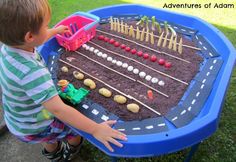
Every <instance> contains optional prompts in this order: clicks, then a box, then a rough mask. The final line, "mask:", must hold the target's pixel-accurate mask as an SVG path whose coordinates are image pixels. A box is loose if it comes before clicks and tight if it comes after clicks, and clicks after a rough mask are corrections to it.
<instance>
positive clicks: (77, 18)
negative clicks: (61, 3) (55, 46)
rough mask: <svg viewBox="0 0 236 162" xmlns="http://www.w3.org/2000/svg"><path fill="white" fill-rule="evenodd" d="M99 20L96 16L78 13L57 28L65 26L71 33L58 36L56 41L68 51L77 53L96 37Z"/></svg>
mask: <svg viewBox="0 0 236 162" xmlns="http://www.w3.org/2000/svg"><path fill="white" fill-rule="evenodd" d="M99 20H100V18H99V17H97V16H95V15H92V14H89V13H84V12H77V13H75V14H74V15H72V16H70V17H68V18H66V19H64V20H62V21H61V22H59V23H58V24H57V25H56V26H55V27H57V26H59V25H65V26H68V27H69V30H70V32H68V33H65V34H62V35H61V34H57V35H56V39H57V41H58V43H59V44H60V45H61V46H63V47H65V48H66V49H67V50H68V51H75V50H77V49H78V48H79V47H80V46H81V45H83V44H84V43H86V42H88V41H89V40H90V39H92V38H93V37H94V36H95V35H96V27H97V24H98V23H99Z"/></svg>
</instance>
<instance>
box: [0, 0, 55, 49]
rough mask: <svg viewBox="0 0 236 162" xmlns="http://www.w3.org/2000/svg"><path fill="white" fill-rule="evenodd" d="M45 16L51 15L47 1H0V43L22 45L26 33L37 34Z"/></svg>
mask: <svg viewBox="0 0 236 162" xmlns="http://www.w3.org/2000/svg"><path fill="white" fill-rule="evenodd" d="M46 14H49V15H51V10H50V7H49V4H48V0H0V41H1V42H3V43H4V44H6V45H9V46H17V45H23V44H24V39H25V35H26V33H27V32H31V33H33V34H38V32H39V29H40V27H41V26H42V23H43V20H44V18H45V15H46Z"/></svg>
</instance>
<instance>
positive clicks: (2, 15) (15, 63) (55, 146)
mask: <svg viewBox="0 0 236 162" xmlns="http://www.w3.org/2000/svg"><path fill="white" fill-rule="evenodd" d="M50 14H51V12H50V8H49V5H48V2H47V0H1V1H0V41H1V42H2V43H3V46H2V48H1V52H0V64H1V66H0V84H1V87H2V93H3V94H2V96H3V97H2V100H3V101H2V102H3V109H4V119H5V121H6V124H7V126H8V128H9V130H10V132H11V133H13V134H14V135H15V136H16V137H17V138H19V139H20V140H22V141H24V142H28V143H43V146H44V149H43V151H42V153H43V155H45V156H46V157H47V158H48V159H50V160H52V161H60V160H62V159H67V160H68V159H69V160H70V159H71V158H72V157H73V155H74V154H76V153H77V150H78V149H79V148H80V146H81V142H82V138H81V137H80V136H78V135H77V134H75V133H73V132H72V131H71V130H70V129H69V127H67V126H66V125H65V124H64V123H67V124H69V125H71V126H73V127H75V128H77V129H80V130H83V131H85V132H87V133H90V134H91V135H93V136H94V137H95V138H96V139H97V140H99V141H100V142H101V143H103V144H104V145H105V146H106V147H107V148H108V149H109V150H110V151H113V149H112V147H111V146H110V143H113V144H115V145H116V146H118V147H122V144H121V143H119V142H118V141H117V140H116V139H120V140H126V136H125V135H124V134H123V133H121V132H119V131H117V130H114V129H112V128H111V127H110V126H109V125H112V124H114V123H115V121H107V122H104V123H101V124H97V123H95V122H93V121H92V120H90V119H89V118H87V117H86V116H84V115H82V114H81V113H80V112H78V111H77V110H75V109H74V108H72V107H70V106H68V105H66V104H64V103H63V102H62V100H61V99H60V97H59V96H58V93H57V90H56V88H55V86H54V84H53V82H52V80H51V77H50V74H49V72H48V70H47V69H46V67H45V65H44V63H43V60H42V59H41V57H40V56H39V55H38V53H37V51H36V49H35V47H37V46H39V45H41V44H43V43H44V42H45V41H47V40H48V39H49V38H51V37H52V36H54V35H55V34H62V33H65V32H68V28H67V27H65V26H59V27H57V28H54V29H48V23H49V21H50ZM61 121H63V122H61ZM65 139H66V140H67V143H66V145H64V144H62V142H61V141H62V140H65Z"/></svg>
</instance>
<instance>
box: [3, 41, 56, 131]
mask: <svg viewBox="0 0 236 162" xmlns="http://www.w3.org/2000/svg"><path fill="white" fill-rule="evenodd" d="M0 64H1V66H0V84H1V88H2V103H3V110H4V118H5V122H6V125H7V127H8V128H9V130H10V131H11V132H12V133H13V134H15V135H17V136H24V135H32V134H37V133H40V132H42V131H43V130H45V129H46V127H47V126H49V125H50V124H51V123H52V122H53V120H54V117H53V115H52V114H51V113H49V112H48V111H47V110H46V109H45V108H44V107H43V105H42V103H44V102H45V101H47V100H49V99H50V98H52V97H53V96H55V95H57V94H58V93H57V90H56V88H55V86H54V84H53V81H52V79H51V75H50V73H49V71H48V69H47V68H46V67H45V65H44V62H43V61H42V59H41V57H40V56H39V55H38V53H37V52H36V50H35V52H34V53H32V52H27V51H24V50H20V49H15V48H11V47H8V46H6V45H3V46H2V48H1V52H0Z"/></svg>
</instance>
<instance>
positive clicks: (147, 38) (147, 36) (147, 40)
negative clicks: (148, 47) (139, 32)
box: [145, 27, 150, 42]
mask: <svg viewBox="0 0 236 162" xmlns="http://www.w3.org/2000/svg"><path fill="white" fill-rule="evenodd" d="M149 34H150V33H149V28H148V27H147V31H146V39H145V41H146V42H149Z"/></svg>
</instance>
